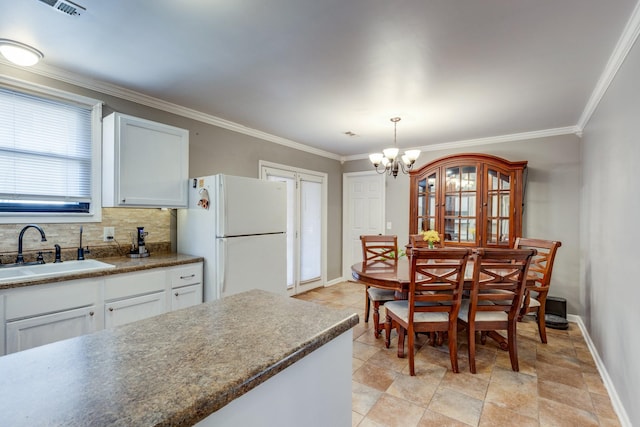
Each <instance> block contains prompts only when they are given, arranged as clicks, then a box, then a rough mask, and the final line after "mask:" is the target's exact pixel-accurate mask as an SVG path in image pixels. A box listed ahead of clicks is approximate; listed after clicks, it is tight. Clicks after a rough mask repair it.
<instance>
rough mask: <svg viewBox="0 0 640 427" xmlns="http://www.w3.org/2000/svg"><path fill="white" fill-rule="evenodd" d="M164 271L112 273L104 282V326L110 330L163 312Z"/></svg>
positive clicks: (158, 269)
mask: <svg viewBox="0 0 640 427" xmlns="http://www.w3.org/2000/svg"><path fill="white" fill-rule="evenodd" d="M167 283H168V281H167V270H166V269H163V268H157V269H152V270H145V271H140V272H136V273H128V274H116V275H113V276H109V277H107V278H106V279H105V281H104V298H105V304H104V319H105V327H106V328H112V327H115V326H120V325H124V324H125V323H130V322H135V321H136V320H142V319H146V318H148V317H152V316H156V315H158V314H162V313H164V312H166V311H167V296H166V295H167V293H166V290H167Z"/></svg>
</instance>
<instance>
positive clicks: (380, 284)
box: [351, 257, 509, 351]
mask: <svg viewBox="0 0 640 427" xmlns="http://www.w3.org/2000/svg"><path fill="white" fill-rule="evenodd" d="M470 260H471V258H470ZM410 275H411V265H410V264H409V260H408V259H407V258H405V257H402V258H398V260H375V261H369V262H357V263H355V264H353V265H352V266H351V276H352V277H353V278H354V279H355V280H356V281H357V282H359V283H362V284H364V285H367V286H373V287H376V288H380V289H388V290H393V291H395V298H396V299H398V300H401V299H408V297H409V283H410ZM472 286H473V262H471V261H470V262H469V263H468V264H467V268H466V269H465V274H464V289H465V290H471V288H472ZM487 336H488V337H490V338H491V339H493V340H494V341H496V343H498V346H499V347H500V349H502V350H505V351H508V350H509V345H508V343H507V340H506V338H505V337H503V336H502V335H500V334H499V333H497V332H496V331H488V332H487Z"/></svg>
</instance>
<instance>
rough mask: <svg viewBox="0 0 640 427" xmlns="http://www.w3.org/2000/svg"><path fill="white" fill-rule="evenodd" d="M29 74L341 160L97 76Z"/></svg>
mask: <svg viewBox="0 0 640 427" xmlns="http://www.w3.org/2000/svg"><path fill="white" fill-rule="evenodd" d="M0 63H2V64H3V65H4V64H6V65H7V66H9V67H12V68H15V69H18V70H21V71H25V69H24V67H17V66H15V65H13V64H11V63H10V62H8V61H5V60H3V59H0ZM28 71H29V72H30V73H33V74H38V75H40V76H43V77H48V78H50V79H53V80H57V81H61V82H64V83H69V84H72V85H75V86H79V87H82V88H85V89H89V90H93V91H96V92H100V93H103V94H105V95H111V96H115V97H117V98H120V99H124V100H127V101H131V102H135V103H137V104H141V105H146V106H147V107H152V108H156V109H158V110H162V111H166V112H168V113H172V114H176V115H178V116H182V117H186V118H188V119H193V120H197V121H199V122H202V123H207V124H210V125H213V126H217V127H221V128H224V129H227V130H231V131H233V132H238V133H241V134H244V135H248V136H252V137H255V138H259V139H262V140H265V141H269V142H273V143H275V144H279V145H283V146H285V147H289V148H293V149H296V150H300V151H305V152H307V153H310V154H315V155H318V156H322V157H327V158H330V159H333V160H340V159H341V156H340V155H338V154H335V153H331V152H329V151H325V150H320V149H318V148H314V147H310V146H308V145H304V144H301V143H299V142H296V141H292V140H290V139H286V138H282V137H279V136H276V135H272V134H270V133H267V132H262V131H259V130H257V129H253V128H250V127H247V126H243V125H240V124H238V123H235V122H232V121H229V120H224V119H221V118H220V117H216V116H212V115H210V114H205V113H202V112H200V111H196V110H193V109H191V108H186V107H183V106H181V105H177V104H173V103H171V102H167V101H163V100H162V99H159V98H154V97H152V96H148V95H145V94H143V93H139V92H136V91H133V90H129V89H125V88H123V87H121V86H117V85H113V84H110V83H105V82H101V81H98V80H94V79H88V78H86V77H83V76H80V75H77V74H74V73H70V72H66V71H63V70H60V69H58V68H55V67H51V66H47V65H45V64H41V65H40V66H37V67H34V68H30V69H29V70H28Z"/></svg>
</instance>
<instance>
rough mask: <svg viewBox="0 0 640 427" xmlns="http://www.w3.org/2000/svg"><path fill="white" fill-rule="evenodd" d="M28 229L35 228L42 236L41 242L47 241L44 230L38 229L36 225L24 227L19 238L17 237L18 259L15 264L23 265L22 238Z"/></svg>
mask: <svg viewBox="0 0 640 427" xmlns="http://www.w3.org/2000/svg"><path fill="white" fill-rule="evenodd" d="M29 228H35V229H36V230H38V231H39V232H40V236H42V240H41V242H46V241H47V236H45V234H44V230H43V229H42V228H40V227H39V226H38V225H36V224H29V225H26V226H25V227H24V228H23V229H22V230H21V231H20V236H18V257H17V258H16V264H24V257H23V256H22V237H23V236H24V232H25V231H27V230H28V229H29Z"/></svg>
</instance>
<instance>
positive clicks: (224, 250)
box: [177, 175, 287, 301]
mask: <svg viewBox="0 0 640 427" xmlns="http://www.w3.org/2000/svg"><path fill="white" fill-rule="evenodd" d="M286 190H287V189H286V186H285V184H284V183H281V182H273V181H262V180H258V179H254V178H247V177H239V176H232V175H213V176H204V177H200V178H191V179H190V180H189V206H188V208H187V209H178V224H177V228H178V229H177V233H178V252H180V253H184V254H189V255H196V256H201V257H204V300H205V301H212V300H216V299H220V298H222V297H225V296H228V295H232V294H236V293H239V292H243V291H247V290H250V289H263V290H267V291H270V292H274V293H278V294H281V295H287V265H286V264H287V239H286V229H287V193H286Z"/></svg>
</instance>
